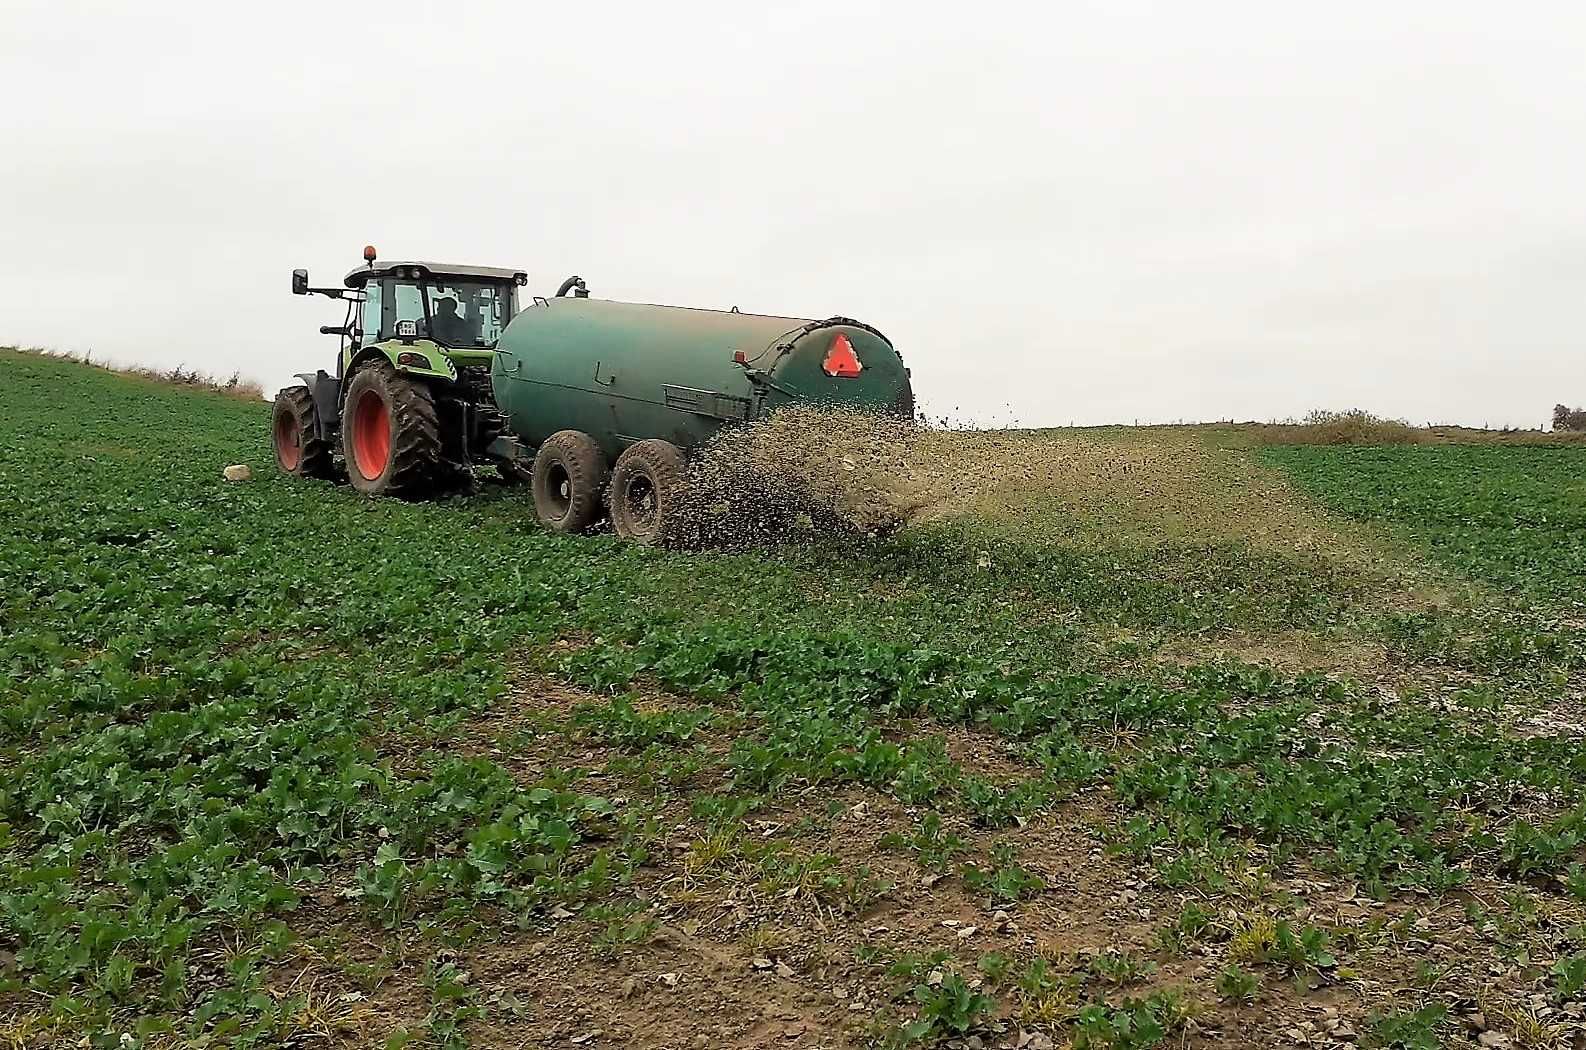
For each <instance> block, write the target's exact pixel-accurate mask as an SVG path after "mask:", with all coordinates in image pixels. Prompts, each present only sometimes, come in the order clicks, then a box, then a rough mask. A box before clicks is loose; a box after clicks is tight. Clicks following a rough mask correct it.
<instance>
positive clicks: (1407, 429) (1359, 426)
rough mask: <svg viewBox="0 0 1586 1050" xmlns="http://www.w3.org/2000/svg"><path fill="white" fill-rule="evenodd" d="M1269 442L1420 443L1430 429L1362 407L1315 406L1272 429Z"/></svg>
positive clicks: (1337, 443) (1326, 443) (1304, 443)
mask: <svg viewBox="0 0 1586 1050" xmlns="http://www.w3.org/2000/svg"><path fill="white" fill-rule="evenodd" d="M1270 430H1271V433H1270V434H1269V435H1267V439H1268V440H1269V441H1276V442H1277V443H1281V444H1295V445H1417V444H1420V443H1421V442H1423V441H1426V440H1428V438H1429V435H1428V434H1427V432H1426V431H1425V430H1423V429H1421V428H1419V427H1412V426H1411V425H1410V424H1409V423H1407V422H1405V421H1404V420H1402V419H1383V418H1382V417H1381V416H1374V415H1372V414H1371V413H1370V412H1367V411H1366V410H1365V409H1361V408H1351V409H1349V410H1348V411H1347V412H1330V411H1328V410H1326V409H1320V408H1318V409H1313V410H1312V411H1310V412H1308V413H1306V416H1305V418H1304V419H1302V420H1300V421H1298V422H1295V421H1293V420H1290V421H1288V422H1286V423H1281V424H1278V425H1277V426H1274V427H1272V428H1270Z"/></svg>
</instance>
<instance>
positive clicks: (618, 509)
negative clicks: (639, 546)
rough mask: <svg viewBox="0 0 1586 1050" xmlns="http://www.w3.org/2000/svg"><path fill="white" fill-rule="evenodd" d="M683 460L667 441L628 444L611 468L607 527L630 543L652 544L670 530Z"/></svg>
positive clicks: (681, 451) (680, 453)
mask: <svg viewBox="0 0 1586 1050" xmlns="http://www.w3.org/2000/svg"><path fill="white" fill-rule="evenodd" d="M686 467H687V460H686V459H685V458H684V456H683V450H682V449H680V448H678V447H677V446H676V445H674V444H672V443H671V442H670V441H663V440H661V439H660V438H647V439H645V440H644V441H639V442H635V443H634V444H632V445H630V446H628V448H627V450H626V451H624V452H623V453H622V455H620V456H618V457H617V465H616V467H615V468H614V469H613V470H612V472H611V527H612V529H613V530H615V531H616V533H617V535H618V536H620V537H622V538H623V539H625V540H629V541H631V542H633V543H643V544H647V545H654V544H657V543H660V542H661V541H662V540H664V539H665V538H666V537H667V535H668V534H669V533H670V531H671V530H672V526H673V524H674V520H673V519H675V518H676V516H677V512H678V510H677V498H678V487H679V486H680V485H681V484H682V481H683V472H684V470H685V469H686Z"/></svg>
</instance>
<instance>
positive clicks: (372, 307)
mask: <svg viewBox="0 0 1586 1050" xmlns="http://www.w3.org/2000/svg"><path fill="white" fill-rule="evenodd" d="M358 326H359V328H361V329H362V331H363V338H362V339H361V340H360V341H361V342H363V343H373V342H377V341H378V340H379V339H380V283H379V282H378V281H370V282H369V286H368V287H367V288H365V289H364V292H363V307H362V311H361V313H360V314H359V318H358Z"/></svg>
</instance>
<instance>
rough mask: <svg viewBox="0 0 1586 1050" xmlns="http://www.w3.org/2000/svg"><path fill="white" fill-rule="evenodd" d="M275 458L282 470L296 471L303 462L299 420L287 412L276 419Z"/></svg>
mask: <svg viewBox="0 0 1586 1050" xmlns="http://www.w3.org/2000/svg"><path fill="white" fill-rule="evenodd" d="M275 458H276V459H277V460H278V461H279V462H280V464H281V469H282V470H296V469H297V465H298V464H299V463H301V462H302V461H303V446H302V445H301V444H300V443H299V442H298V439H297V420H295V419H293V418H292V417H291V415H289V414H288V413H286V412H282V413H281V414H280V415H278V416H276V417H275Z"/></svg>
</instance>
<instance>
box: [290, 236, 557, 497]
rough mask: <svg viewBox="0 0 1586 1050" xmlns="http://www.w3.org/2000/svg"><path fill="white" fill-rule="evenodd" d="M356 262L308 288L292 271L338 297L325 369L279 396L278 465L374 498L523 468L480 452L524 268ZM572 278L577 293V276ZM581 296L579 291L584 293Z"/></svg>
mask: <svg viewBox="0 0 1586 1050" xmlns="http://www.w3.org/2000/svg"><path fill="white" fill-rule="evenodd" d="M364 260H365V264H364V265H363V266H361V267H359V268H358V269H355V270H353V271H352V272H351V273H349V274H347V276H346V278H345V280H344V282H343V284H344V287H341V288H314V287H310V285H309V282H308V271H307V270H294V271H292V293H293V294H294V295H323V296H327V297H329V298H332V299H341V300H344V301H345V302H346V303H347V314H346V318H345V320H344V321H343V323H342V324H340V325H326V326H322V327H321V328H320V333H321V334H322V335H335V336H339V337H340V339H341V351H340V353H339V354H338V355H337V358H336V372H335V374H334V375H332V374H329V373H327V372H325V371H324V370H320V371H319V372H315V373H312V374H310V373H300V374H299V375H298V378H299V379H301V380H303V385H302V386H294V387H288V388H286V389H285V390H282V391H281V392H280V394H279V395H277V397H276V400H275V416H274V425H273V435H274V444H275V455H276V462H277V463H278V464H279V465H280V467H281V469H282V470H284V471H286V472H287V473H289V474H295V475H298V476H300V477H319V478H336V477H339V476H340V475H341V473H342V472H343V471H345V474H346V478H347V480H348V481H349V482H350V483H351V484H352V486H353V487H354V488H356V489H358V490H359V491H360V492H363V493H366V494H368V495H371V496H382V495H392V496H403V497H408V498H412V497H416V496H422V495H425V494H427V493H429V492H431V491H433V490H434V489H435V488H437V487H438V486H443V485H445V484H446V483H448V482H452V481H455V480H457V479H460V478H462V477H464V476H466V475H467V473H468V472H469V471H470V469H471V468H472V467H473V466H474V465H475V464H478V463H491V464H494V465H496V466H497V467H499V468H500V469H501V470H503V471H504V472H506V473H507V474H509V475H511V476H516V473H517V472H518V470H519V469H520V467H521V465H520V464H517V463H514V462H513V461H512V459H511V458H510V457H509V456H502V455H499V454H492V453H491V452H490V451H489V450H490V448H491V446H492V444H493V443H495V442H496V440H497V439H498V438H500V437H501V436H502V434H503V433H504V431H505V419H504V417H503V416H502V415H501V413H500V412H499V411H497V410H496V407H495V400H494V397H493V396H492V393H491V379H490V372H491V362H492V359H493V356H494V349H495V346H496V343H497V341H498V340H499V339H500V338H501V333H502V332H503V331H504V330H505V329H506V326H507V325H508V324H509V323H511V321H512V318H513V317H514V316H515V315H516V314H517V312H518V289H519V288H522V287H523V286H524V285H525V284H527V283H528V275H527V274H525V273H524V272H523V271H521V270H504V269H499V268H495V267H487V266H452V265H446V264H442V263H427V262H393V263H385V264H382V265H378V266H377V265H376V253H375V250H374V248H373V247H369V248H365V249H364ZM569 287H570V288H571V289H572V290H573V291H574V292H575V294H576V293H578V292H581V291H582V283H581V282H576V280H575V282H574V283H573V284H571V285H569ZM586 294H587V293H586Z"/></svg>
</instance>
